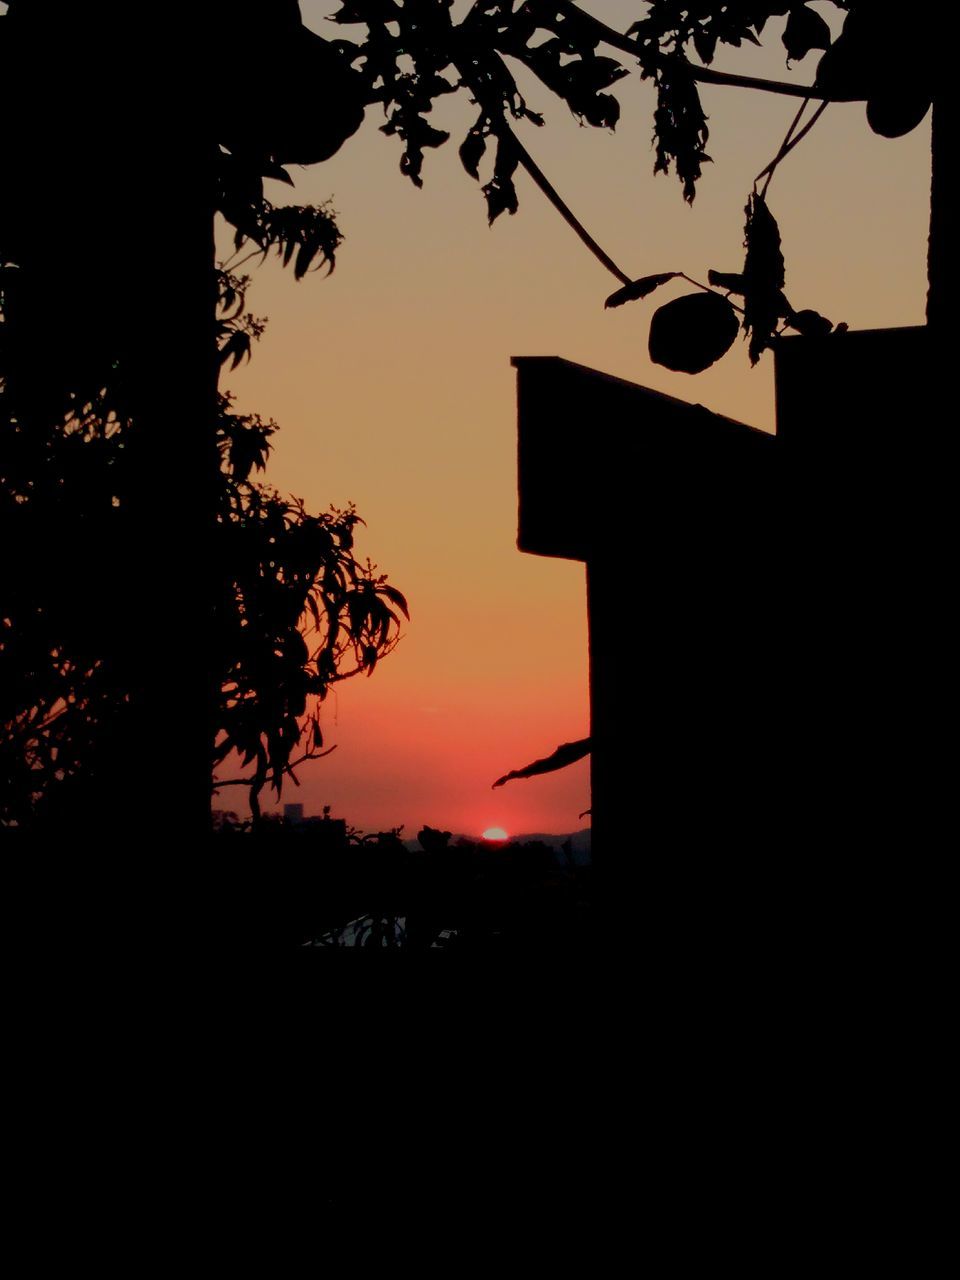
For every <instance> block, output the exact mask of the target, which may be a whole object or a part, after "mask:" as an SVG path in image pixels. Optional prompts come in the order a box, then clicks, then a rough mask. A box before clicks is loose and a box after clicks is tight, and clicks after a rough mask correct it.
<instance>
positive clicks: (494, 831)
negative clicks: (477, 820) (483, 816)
mask: <svg viewBox="0 0 960 1280" xmlns="http://www.w3.org/2000/svg"><path fill="white" fill-rule="evenodd" d="M483 838H484V840H506V839H507V833H506V832H505V831H504V829H503V827H487V829H486V831H485V832H484V833H483Z"/></svg>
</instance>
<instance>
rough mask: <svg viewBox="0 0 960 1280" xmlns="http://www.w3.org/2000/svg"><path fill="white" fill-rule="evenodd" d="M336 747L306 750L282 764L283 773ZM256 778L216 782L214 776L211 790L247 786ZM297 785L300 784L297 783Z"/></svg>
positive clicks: (318, 757)
mask: <svg viewBox="0 0 960 1280" xmlns="http://www.w3.org/2000/svg"><path fill="white" fill-rule="evenodd" d="M336 749H337V744H336V743H334V744H333V746H332V747H327V749H326V751H308V752H306V754H305V755H302V756H301V757H300V759H299V760H294V761H293V763H292V764H287V765H284V767H283V773H290V774H291V776H292V770H294V769H298V768H299V767H300V765H302V764H306V763H307V761H309V760H322V759H323V757H324V756H328V755H330V753H331V751H336ZM257 780H258V775H257V774H254V775H253V777H252V778H225V779H224V781H223V782H218V781H217V779H216V778H214V780H213V790H214V791H219V790H220V788H221V787H249V786H251V785H253V784H254V783H256V782H257ZM297 785H298V786H299V785H300V784H299V783H297Z"/></svg>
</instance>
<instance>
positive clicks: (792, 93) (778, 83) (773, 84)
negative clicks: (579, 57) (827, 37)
mask: <svg viewBox="0 0 960 1280" xmlns="http://www.w3.org/2000/svg"><path fill="white" fill-rule="evenodd" d="M557 12H558V13H563V14H565V15H566V16H568V17H570V18H571V19H573V20H574V21H576V22H578V23H581V24H585V25H586V26H588V27H591V28H592V29H593V32H594V34H595V35H596V36H597V38H598V39H599V40H601V41H602V42H603V43H604V44H609V45H611V46H612V47H613V48H614V49H620V50H621V51H622V52H624V53H629V54H632V55H633V57H635V58H636V57H638V56H639V53H640V50H639V48H638V46H637V43H636V41H634V40H631V39H630V37H629V36H626V35H623V34H622V33H621V32H619V31H616V30H615V29H614V28H613V27H608V26H607V24H606V23H605V22H601V21H600V19H599V18H595V17H594V16H593V15H592V14H590V13H584V11H583V10H582V9H580V8H578V7H577V6H576V5H575V4H572V3H571V2H570V0H557ZM689 66H690V74H691V76H692V77H693V79H694V80H698V81H699V82H700V83H701V84H719V85H727V86H728V87H730V88H734V89H760V90H761V91H762V92H764V93H780V94H784V95H785V96H787V97H790V98H812V99H814V100H815V101H817V102H862V101H863V99H862V98H851V97H844V96H842V95H838V94H833V93H824V92H823V91H822V90H820V89H815V88H814V87H813V86H812V85H804V84H790V83H789V81H786V80H763V79H760V78H759V77H757V76H739V75H733V74H731V73H730V72H728V71H712V70H711V69H710V68H709V67H698V66H696V65H694V63H692V62H691V63H690V64H689Z"/></svg>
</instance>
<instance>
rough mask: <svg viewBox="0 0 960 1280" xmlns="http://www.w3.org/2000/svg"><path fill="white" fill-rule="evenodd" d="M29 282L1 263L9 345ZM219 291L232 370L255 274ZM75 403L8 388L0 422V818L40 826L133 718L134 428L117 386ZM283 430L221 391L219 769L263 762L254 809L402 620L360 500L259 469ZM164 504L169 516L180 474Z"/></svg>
mask: <svg viewBox="0 0 960 1280" xmlns="http://www.w3.org/2000/svg"><path fill="white" fill-rule="evenodd" d="M19 274H20V269H19V268H17V267H13V266H8V267H6V268H4V274H3V281H4V298H3V301H4V307H3V312H2V318H3V324H2V327H0V333H2V334H3V336H4V337H6V338H8V339H10V341H8V343H7V348H8V350H9V347H10V346H11V345H15V343H13V339H12V338H11V336H10V331H11V330H12V331H13V333H14V334H15V331H16V326H17V306H16V302H15V301H13V300H12V297H11V294H14V295H15V294H16V292H17V286H18V285H20V284H21V283H22V282H21V281H20V280H18V279H17V277H18V275H19ZM11 285H12V286H13V288H12V290H11V288H10V286H11ZM220 285H221V290H220V313H219V314H220V333H221V341H220V355H221V360H223V361H228V360H232V361H233V363H234V364H235V363H236V362H237V361H238V359H240V358H242V357H243V356H244V355H248V354H249V346H250V342H251V340H252V339H254V338H255V337H256V336H258V334H259V332H260V331H261V329H262V322H260V321H257V320H255V319H254V318H253V317H252V316H250V315H249V314H248V313H245V311H244V296H245V288H246V285H247V280H246V278H244V277H238V276H236V275H235V274H231V273H229V272H222V273H221V275H220ZM11 303H12V305H11ZM117 372H118V373H119V371H117ZM67 400H68V403H67V405H66V407H65V410H64V412H63V413H62V415H61V416H60V417H55V416H51V417H49V418H44V417H39V416H37V415H35V414H34V415H31V418H30V421H29V426H25V424H24V422H23V421H21V419H20V417H19V416H18V414H17V412H16V403H15V400H14V399H13V398H12V397H11V396H10V395H5V396H4V406H3V407H4V410H5V411H4V413H3V414H2V417H0V457H2V459H3V471H2V481H0V520H2V527H3V531H4V539H5V544H6V546H7V548H8V554H7V555H5V557H4V560H3V580H2V599H3V610H2V618H0V626H2V632H0V689H2V702H0V723H2V725H3V733H2V737H0V773H2V775H3V778H4V783H5V786H4V793H3V798H2V803H0V820H3V821H4V822H17V823H20V824H24V823H27V824H29V823H30V822H31V821H33V820H34V819H36V818H38V817H42V816H43V815H44V814H45V813H46V812H47V811H49V810H51V808H56V809H61V808H65V807H67V806H68V805H69V797H70V796H71V795H72V794H73V792H74V790H75V789H76V788H77V787H78V786H82V785H83V783H84V780H85V779H86V778H87V777H88V775H89V774H90V772H91V770H95V769H96V767H97V764H96V762H97V760H98V757H99V754H100V739H101V737H102V732H103V726H104V725H105V724H107V723H108V722H109V723H114V722H117V721H121V722H122V721H123V718H124V714H125V712H124V706H125V703H126V699H127V688H126V683H125V675H124V671H125V667H124V664H123V662H122V660H121V657H120V655H117V654H116V653H115V652H114V646H113V644H112V636H113V634H114V632H115V631H116V630H117V629H118V622H119V619H120V617H121V616H122V614H123V611H124V609H125V608H126V601H125V600H124V599H123V598H122V597H118V595H117V592H116V590H115V581H116V573H115V572H108V570H111V571H112V570H116V569H117V568H118V567H119V568H120V569H121V570H123V571H124V572H127V573H128V574H129V585H130V590H131V591H140V592H143V591H148V590H149V583H144V582H140V581H137V578H136V573H137V566H136V562H135V561H133V560H128V558H127V551H126V544H127V541H128V538H129V520H130V511H129V488H130V483H131V473H130V463H129V459H130V456H131V450H130V448H129V445H130V444H131V441H133V440H134V439H135V432H136V423H135V422H134V421H133V420H131V418H130V417H129V416H127V415H126V413H125V412H124V407H123V395H122V379H120V378H118V389H115V388H114V387H113V386H112V385H111V380H110V378H109V376H108V377H107V378H106V379H105V385H104V386H102V387H101V388H100V389H99V390H98V391H97V392H96V393H94V394H90V395H86V394H84V395H79V394H77V393H67ZM275 430H276V425H275V424H274V423H273V422H264V421H262V420H261V419H260V418H259V417H258V416H255V415H253V416H251V415H240V414H236V413H234V412H233V411H232V408H231V404H230V399H229V397H227V396H222V397H221V398H220V411H219V416H218V420H217V423H216V441H217V447H218V451H219V455H220V459H221V470H220V477H219V487H218V490H217V516H216V532H215V546H214V552H215V563H216V565H217V566H218V580H217V599H216V610H215V615H214V616H215V637H214V640H215V643H214V649H215V653H216V661H217V666H218V673H219V674H218V686H219V693H218V709H217V721H216V727H217V730H218V733H217V739H216V743H215V747H214V754H213V758H212V761H211V764H212V765H214V766H216V765H220V764H222V763H223V762H225V761H226V760H227V758H228V757H229V756H231V755H232V754H233V753H236V754H237V755H238V756H239V757H240V759H241V761H242V764H243V765H244V766H247V767H248V768H251V769H252V772H251V773H249V774H248V775H247V785H248V786H249V788H250V796H251V801H252V803H253V805H254V806H255V807H256V804H257V796H258V795H259V792H260V791H261V790H262V788H263V787H264V786H265V785H267V784H269V785H271V786H272V787H273V788H274V789H275V790H276V792H277V793H278V794H279V792H280V789H281V787H282V783H283V779H284V777H285V776H291V775H292V773H293V770H294V768H295V767H296V765H297V763H300V762H302V761H303V760H306V759H310V758H312V757H314V756H316V755H317V754H319V753H320V752H321V751H322V749H323V735H322V732H321V728H320V722H319V702H320V701H321V700H322V699H323V697H324V696H325V695H326V693H327V691H328V689H329V687H330V686H331V684H333V683H334V682H336V681H338V680H343V679H345V678H347V677H349V676H352V675H356V674H358V673H360V672H366V673H368V674H369V673H371V672H372V671H373V670H374V668H375V666H376V664H377V662H378V661H379V659H380V658H381V657H383V656H384V655H385V654H386V653H389V652H390V650H391V649H392V648H393V647H394V646H395V644H396V642H397V638H398V632H399V620H400V615H401V614H402V615H404V616H406V615H407V605H406V601H405V599H404V597H403V595H402V594H401V593H400V592H399V591H398V590H397V589H396V588H395V587H393V586H392V585H391V584H390V583H388V581H387V579H386V577H385V575H383V574H380V573H378V572H377V569H376V566H374V565H372V564H370V563H369V561H368V562H366V563H361V562H360V561H358V560H357V559H356V557H355V555H354V552H353V537H354V530H355V527H356V525H357V523H358V522H359V516H358V515H357V514H356V512H355V511H354V510H353V508H347V509H345V510H342V511H341V510H335V509H332V510H331V511H330V512H327V513H324V514H320V515H313V514H311V513H310V512H308V511H307V510H306V509H305V507H304V505H303V503H302V502H301V501H300V500H299V499H296V498H285V497H283V496H281V495H280V494H279V493H277V492H276V491H275V490H274V489H272V488H270V487H268V486H266V485H263V484H260V483H257V482H256V481H255V480H254V479H253V478H252V477H253V476H254V474H255V473H258V472H262V471H263V469H264V467H265V464H266V459H267V455H268V453H269V450H270V437H271V436H272V435H273V433H274V431H275ZM169 503H170V513H171V519H175V512H176V503H177V486H176V482H175V480H173V479H171V481H170V496H169ZM13 548H16V554H13V553H12V549H13ZM157 607H158V608H163V607H168V605H167V603H166V602H160V601H158V602H157ZM185 642H188V639H187V638H185ZM131 731H132V726H131ZM134 749H135V741H134V740H131V750H134ZM171 767H172V768H173V770H174V772H175V764H172V765H171Z"/></svg>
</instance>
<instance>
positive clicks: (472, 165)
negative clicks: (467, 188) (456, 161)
mask: <svg viewBox="0 0 960 1280" xmlns="http://www.w3.org/2000/svg"><path fill="white" fill-rule="evenodd" d="M486 149H487V139H486V138H485V137H484V135H483V134H482V133H481V132H480V130H479V129H471V130H470V132H469V133H468V134H467V136H466V137H465V138H464V140H463V142H461V144H460V163H461V164H462V165H463V167H464V169H466V171H467V173H469V175H470V177H471V178H475V179H476V180H477V181H478V182H479V181H480V161H481V160H482V159H483V153H484V152H485V151H486Z"/></svg>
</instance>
